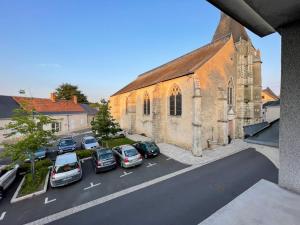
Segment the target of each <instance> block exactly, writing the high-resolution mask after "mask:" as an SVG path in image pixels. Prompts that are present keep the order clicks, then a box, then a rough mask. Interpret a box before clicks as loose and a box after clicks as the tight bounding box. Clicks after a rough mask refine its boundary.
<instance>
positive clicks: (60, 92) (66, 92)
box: [56, 83, 89, 104]
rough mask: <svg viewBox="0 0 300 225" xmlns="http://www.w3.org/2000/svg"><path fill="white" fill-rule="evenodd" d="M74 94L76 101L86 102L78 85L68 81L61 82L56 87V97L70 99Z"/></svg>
mask: <svg viewBox="0 0 300 225" xmlns="http://www.w3.org/2000/svg"><path fill="white" fill-rule="evenodd" d="M74 95H76V96H77V100H78V103H84V104H88V103H89V102H88V100H87V97H86V96H85V95H84V94H83V93H82V92H81V91H80V90H79V89H78V86H76V85H72V84H69V83H63V84H61V85H60V86H59V87H58V88H56V96H57V98H58V99H65V100H71V99H72V97H73V96H74Z"/></svg>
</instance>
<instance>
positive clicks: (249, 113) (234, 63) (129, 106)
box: [110, 13, 262, 156]
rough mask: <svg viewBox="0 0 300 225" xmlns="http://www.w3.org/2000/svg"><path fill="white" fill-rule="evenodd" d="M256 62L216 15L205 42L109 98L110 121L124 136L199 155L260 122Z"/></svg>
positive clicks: (236, 28)
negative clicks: (141, 136)
mask: <svg viewBox="0 0 300 225" xmlns="http://www.w3.org/2000/svg"><path fill="white" fill-rule="evenodd" d="M261 63H262V62H261V57H260V51H259V50H258V49H256V48H255V47H254V46H253V44H252V42H251V40H250V38H249V36H248V34H247V32H246V30H245V28H244V27H243V26H242V25H241V24H239V23H238V22H236V21H235V20H233V19H232V18H230V17H229V16H227V15H225V14H223V13H222V14H221V18H220V22H219V24H218V26H217V28H216V31H215V33H214V35H213V38H212V40H211V42H210V43H208V44H206V45H204V46H203V47H201V48H198V49H196V50H194V51H192V52H190V53H187V54H185V55H183V56H181V57H179V58H176V59H174V60H172V61H170V62H168V63H166V64H163V65H161V66H159V67H157V68H154V69H152V70H150V71H148V72H145V73H143V74H141V75H139V76H138V77H137V78H136V79H135V80H134V81H132V82H131V83H129V84H128V85H127V86H125V87H124V88H122V89H121V90H119V91H118V92H116V93H115V94H113V95H112V96H111V97H110V106H111V113H112V116H113V117H114V118H115V119H116V120H117V121H118V122H119V123H120V126H121V128H123V129H125V130H127V131H128V132H130V133H137V134H145V135H146V136H148V137H151V138H152V139H153V140H154V141H155V142H165V143H170V144H174V145H177V146H180V147H182V148H185V149H188V150H190V151H192V153H193V154H194V155H196V156H201V155H202V150H203V149H206V148H213V147H214V146H217V145H226V144H228V142H229V139H234V138H243V126H245V125H249V124H254V123H259V122H261V119H262V117H261V101H262V99H261Z"/></svg>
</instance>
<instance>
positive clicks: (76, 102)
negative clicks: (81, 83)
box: [72, 95, 78, 104]
mask: <svg viewBox="0 0 300 225" xmlns="http://www.w3.org/2000/svg"><path fill="white" fill-rule="evenodd" d="M72 99H73V102H74V103H75V104H78V98H77V96H76V95H73V97H72Z"/></svg>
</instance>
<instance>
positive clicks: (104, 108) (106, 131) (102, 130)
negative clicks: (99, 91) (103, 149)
mask: <svg viewBox="0 0 300 225" xmlns="http://www.w3.org/2000/svg"><path fill="white" fill-rule="evenodd" d="M91 125H92V131H93V133H94V134H95V136H96V137H100V138H105V139H108V138H109V135H110V134H112V135H114V134H116V133H117V131H118V129H119V128H120V126H119V124H118V123H117V122H116V120H115V119H114V118H113V117H112V115H111V113H110V107H109V103H108V102H107V101H105V100H104V99H102V100H101V103H100V105H99V111H98V113H97V115H96V116H95V119H94V120H93V121H92V122H91Z"/></svg>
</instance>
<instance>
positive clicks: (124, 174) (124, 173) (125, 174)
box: [120, 171, 133, 177]
mask: <svg viewBox="0 0 300 225" xmlns="http://www.w3.org/2000/svg"><path fill="white" fill-rule="evenodd" d="M132 173H133V172H129V173H127V172H126V171H124V172H123V175H121V176H120V177H125V176H127V175H130V174H132Z"/></svg>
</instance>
